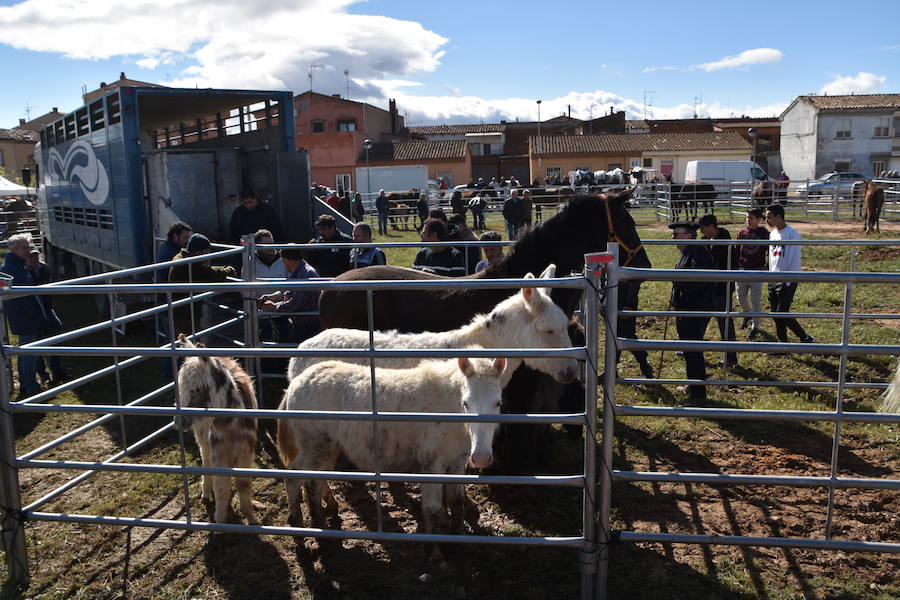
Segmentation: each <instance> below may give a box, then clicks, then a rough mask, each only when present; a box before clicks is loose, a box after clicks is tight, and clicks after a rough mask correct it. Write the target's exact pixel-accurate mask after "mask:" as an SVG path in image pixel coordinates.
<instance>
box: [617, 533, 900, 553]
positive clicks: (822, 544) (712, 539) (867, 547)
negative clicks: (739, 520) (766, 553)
mask: <svg viewBox="0 0 900 600" xmlns="http://www.w3.org/2000/svg"><path fill="white" fill-rule="evenodd" d="M617 533H618V536H619V539H620V540H621V541H623V542H634V543H636V544H641V543H662V544H707V545H717V546H764V547H768V548H806V549H809V550H841V551H844V552H890V553H898V552H900V544H890V543H883V542H853V541H836V540H815V539H802V538H776V537H751V536H737V535H692V534H684V533H636V532H631V531H619V532H617Z"/></svg>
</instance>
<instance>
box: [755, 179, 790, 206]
mask: <svg viewBox="0 0 900 600" xmlns="http://www.w3.org/2000/svg"><path fill="white" fill-rule="evenodd" d="M750 197H751V198H752V200H753V204H754V205H755V206H758V207H761V208H762V207H766V206H769V205H770V204H775V202H780V201H781V200H782V198H783V196H782V195H781V193H780V190H779V189H778V183H777V182H775V181H772V180H768V181H760V182H759V183H757V184H756V185H754V186H753V192H752V193H751V194H750Z"/></svg>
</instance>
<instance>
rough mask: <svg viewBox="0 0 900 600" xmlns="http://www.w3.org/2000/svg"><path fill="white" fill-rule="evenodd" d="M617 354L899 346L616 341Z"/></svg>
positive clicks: (857, 350) (866, 350)
mask: <svg viewBox="0 0 900 600" xmlns="http://www.w3.org/2000/svg"><path fill="white" fill-rule="evenodd" d="M616 343H617V344H618V348H619V350H683V351H685V352H708V351H718V350H721V349H722V348H726V349H728V350H730V351H734V352H761V353H772V352H781V353H791V354H835V355H838V354H843V353H846V354H848V355H851V356H858V355H868V354H880V355H885V354H887V355H894V354H897V353H900V346H897V345H880V344H819V343H813V344H802V343H794V344H789V343H782V342H702V341H701V342H695V341H674V340H672V341H669V340H634V339H631V338H618V339H617V340H616Z"/></svg>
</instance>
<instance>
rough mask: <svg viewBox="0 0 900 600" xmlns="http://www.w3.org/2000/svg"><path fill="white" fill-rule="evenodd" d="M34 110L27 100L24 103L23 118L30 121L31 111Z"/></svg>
mask: <svg viewBox="0 0 900 600" xmlns="http://www.w3.org/2000/svg"><path fill="white" fill-rule="evenodd" d="M32 108H34V107H33V106H31V105H30V104H28V100H26V101H25V118H26V119H27V120H28V121H30V120H31V109H32Z"/></svg>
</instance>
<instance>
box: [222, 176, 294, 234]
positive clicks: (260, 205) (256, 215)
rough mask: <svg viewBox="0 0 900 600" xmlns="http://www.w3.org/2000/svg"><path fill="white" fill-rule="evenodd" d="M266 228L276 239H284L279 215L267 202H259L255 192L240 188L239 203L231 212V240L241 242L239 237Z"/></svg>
mask: <svg viewBox="0 0 900 600" xmlns="http://www.w3.org/2000/svg"><path fill="white" fill-rule="evenodd" d="M260 229H268V230H269V231H271V232H272V236H274V238H275V239H276V240H284V239H286V238H285V236H284V228H283V227H282V226H281V217H280V216H279V215H278V213H277V212H276V211H275V209H274V208H272V207H271V206H270V205H269V203H268V202H260V201H259V198H258V197H257V196H256V192H254V191H253V190H251V189H243V190H241V205H240V206H238V207H237V208H235V209H234V212H232V213H231V240H230V241H231V242H232V243H235V244H240V243H241V237H242V236H245V235H253V234H254V233H256V232H257V231H259V230H260Z"/></svg>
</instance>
